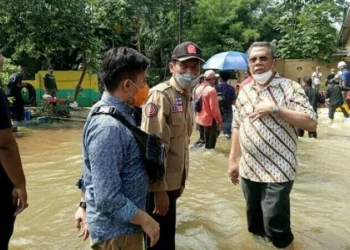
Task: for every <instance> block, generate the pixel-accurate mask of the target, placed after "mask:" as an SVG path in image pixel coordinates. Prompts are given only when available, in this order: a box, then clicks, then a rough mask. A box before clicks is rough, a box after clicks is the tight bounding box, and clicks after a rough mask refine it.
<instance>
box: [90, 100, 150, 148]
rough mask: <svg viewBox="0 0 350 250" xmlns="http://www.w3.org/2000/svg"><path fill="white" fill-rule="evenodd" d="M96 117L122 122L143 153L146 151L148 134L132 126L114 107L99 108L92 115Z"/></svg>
mask: <svg viewBox="0 0 350 250" xmlns="http://www.w3.org/2000/svg"><path fill="white" fill-rule="evenodd" d="M95 115H109V116H112V117H113V118H114V119H116V120H118V121H119V122H121V123H122V124H123V125H124V126H125V127H127V128H128V129H129V130H130V132H131V133H132V134H133V136H134V137H135V139H136V141H137V143H138V144H139V146H140V148H141V151H144V150H145V149H146V142H147V137H148V134H147V133H146V132H144V131H142V130H141V129H139V128H138V127H136V126H134V125H132V124H131V123H130V122H128V120H126V118H125V117H124V116H123V115H121V114H120V113H118V111H117V109H116V108H115V107H113V106H101V107H97V108H96V109H95V110H94V111H93V112H92V114H91V116H95Z"/></svg>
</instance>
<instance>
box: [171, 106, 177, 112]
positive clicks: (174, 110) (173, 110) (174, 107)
mask: <svg viewBox="0 0 350 250" xmlns="http://www.w3.org/2000/svg"><path fill="white" fill-rule="evenodd" d="M171 112H172V113H177V112H179V111H178V109H177V106H176V105H172V106H171Z"/></svg>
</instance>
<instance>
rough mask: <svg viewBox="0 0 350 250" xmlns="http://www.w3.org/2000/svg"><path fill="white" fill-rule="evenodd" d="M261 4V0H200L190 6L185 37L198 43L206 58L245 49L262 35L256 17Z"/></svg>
mask: <svg viewBox="0 0 350 250" xmlns="http://www.w3.org/2000/svg"><path fill="white" fill-rule="evenodd" d="M261 4H262V1H258V0H246V1H230V0H216V1H212V0H197V1H196V5H195V6H194V7H192V8H191V9H190V11H191V20H190V23H191V25H190V27H189V28H188V29H186V31H185V37H186V39H188V40H192V41H195V42H196V43H198V45H199V46H200V47H201V48H202V49H203V51H204V57H205V58H209V57H210V56H212V55H213V54H215V53H219V52H222V51H228V50H237V51H244V50H246V49H247V48H248V45H249V43H251V42H252V41H255V40H257V39H258V38H259V37H260V34H259V32H258V31H257V29H256V28H255V27H254V23H253V20H254V15H255V11H256V10H258V9H259V7H260V6H261Z"/></svg>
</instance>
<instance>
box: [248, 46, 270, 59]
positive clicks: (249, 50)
mask: <svg viewBox="0 0 350 250" xmlns="http://www.w3.org/2000/svg"><path fill="white" fill-rule="evenodd" d="M255 47H267V48H268V49H269V51H270V54H271V56H272V58H276V49H275V47H274V46H273V45H272V44H271V43H269V42H254V43H252V45H250V47H249V49H248V52H247V54H248V56H249V54H250V52H251V51H252V49H253V48H255Z"/></svg>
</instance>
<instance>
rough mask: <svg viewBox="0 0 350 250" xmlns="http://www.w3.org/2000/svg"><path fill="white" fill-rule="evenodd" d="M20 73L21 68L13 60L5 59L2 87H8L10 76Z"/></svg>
mask: <svg viewBox="0 0 350 250" xmlns="http://www.w3.org/2000/svg"><path fill="white" fill-rule="evenodd" d="M19 71H20V67H19V66H17V65H14V64H13V62H12V60H11V59H8V58H4V66H3V71H2V72H0V85H2V86H5V85H7V82H8V79H9V77H10V75H11V74H13V73H16V72H19Z"/></svg>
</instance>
